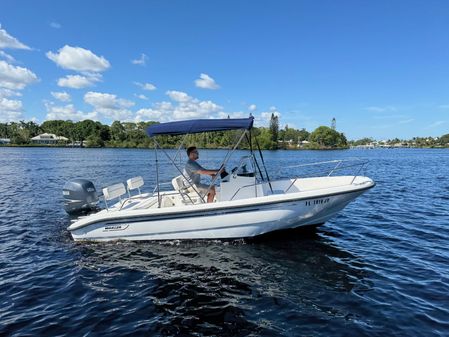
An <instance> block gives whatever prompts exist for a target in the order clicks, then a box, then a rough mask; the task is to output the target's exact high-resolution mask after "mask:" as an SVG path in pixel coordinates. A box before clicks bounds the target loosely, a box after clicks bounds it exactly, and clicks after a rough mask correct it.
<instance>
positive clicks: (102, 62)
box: [46, 45, 111, 72]
mask: <svg viewBox="0 0 449 337" xmlns="http://www.w3.org/2000/svg"><path fill="white" fill-rule="evenodd" d="M46 55H47V57H48V58H49V59H50V60H52V61H53V62H55V63H56V64H57V65H58V66H60V67H61V68H63V69H69V70H74V71H79V72H102V71H105V70H106V69H108V68H109V67H110V66H111V65H110V63H109V61H108V60H106V59H105V58H104V57H103V56H97V55H95V54H94V53H92V52H91V51H90V50H88V49H84V48H81V47H71V46H68V45H65V46H64V47H62V48H61V49H59V50H58V52H57V53H53V52H51V51H49V52H47V53H46Z"/></svg>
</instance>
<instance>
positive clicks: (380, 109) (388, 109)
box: [365, 105, 398, 112]
mask: <svg viewBox="0 0 449 337" xmlns="http://www.w3.org/2000/svg"><path fill="white" fill-rule="evenodd" d="M365 110H368V111H372V112H392V111H397V110H398V109H397V108H396V107H394V106H391V105H388V106H369V107H366V108H365Z"/></svg>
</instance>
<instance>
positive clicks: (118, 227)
mask: <svg viewBox="0 0 449 337" xmlns="http://www.w3.org/2000/svg"><path fill="white" fill-rule="evenodd" d="M128 227H129V225H128V224H123V225H107V226H105V227H104V229H103V232H116V231H124V230H125V229H127V228H128Z"/></svg>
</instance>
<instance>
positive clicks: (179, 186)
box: [171, 175, 198, 204]
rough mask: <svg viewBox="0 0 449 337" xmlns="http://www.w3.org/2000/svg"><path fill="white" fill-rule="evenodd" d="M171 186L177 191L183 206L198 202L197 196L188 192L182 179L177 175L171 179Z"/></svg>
mask: <svg viewBox="0 0 449 337" xmlns="http://www.w3.org/2000/svg"><path fill="white" fill-rule="evenodd" d="M171 184H172V185H173V188H174V189H175V191H177V192H178V193H179V194H180V195H181V197H182V200H183V203H185V204H193V203H195V201H197V200H198V194H196V193H191V192H189V188H188V186H186V185H185V184H184V177H183V176H182V175H179V176H177V177H175V178H173V179H172V181H171Z"/></svg>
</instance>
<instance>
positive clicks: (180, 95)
mask: <svg viewBox="0 0 449 337" xmlns="http://www.w3.org/2000/svg"><path fill="white" fill-rule="evenodd" d="M166 94H167V96H168V97H170V98H171V99H172V100H174V101H175V102H180V103H182V102H188V101H190V100H192V97H190V96H189V95H187V94H186V93H185V92H182V91H176V90H169V91H167V92H166Z"/></svg>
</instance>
